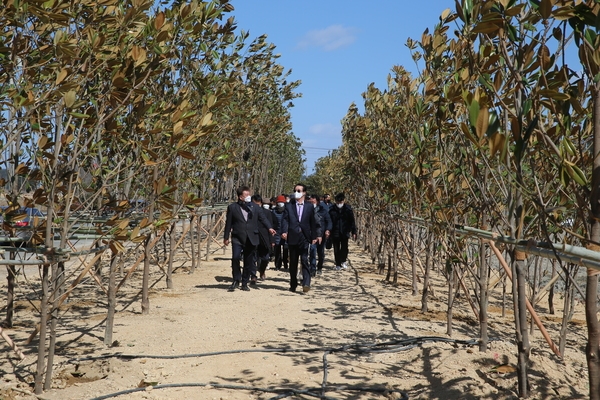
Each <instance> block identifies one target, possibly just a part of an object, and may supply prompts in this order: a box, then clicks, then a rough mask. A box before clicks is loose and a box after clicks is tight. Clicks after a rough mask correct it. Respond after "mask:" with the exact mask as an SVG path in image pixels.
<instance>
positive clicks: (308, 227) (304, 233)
mask: <svg viewBox="0 0 600 400" xmlns="http://www.w3.org/2000/svg"><path fill="white" fill-rule="evenodd" d="M294 197H295V199H294V200H292V201H290V202H289V203H287V204H286V205H285V209H284V211H283V218H282V221H281V224H282V229H281V232H282V233H281V238H282V239H285V240H287V243H288V247H289V255H290V261H289V262H290V292H295V291H296V287H297V286H298V277H297V274H298V257H300V260H301V262H302V291H303V292H304V293H306V292H308V291H309V290H310V266H309V264H308V249H309V246H310V245H311V244H314V243H317V241H318V240H320V239H321V238H320V237H318V234H319V229H320V224H319V221H318V219H317V216H316V215H315V208H314V206H313V205H312V204H310V203H309V202H308V201H304V200H305V198H306V186H304V185H303V184H301V183H299V184H297V185H296V187H295V188H294Z"/></svg>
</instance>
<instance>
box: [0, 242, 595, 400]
mask: <svg viewBox="0 0 600 400" xmlns="http://www.w3.org/2000/svg"><path fill="white" fill-rule="evenodd" d="M229 250H230V249H228V251H229ZM217 254H218V255H217V256H216V257H215V256H213V257H211V260H210V261H208V262H204V261H203V262H202V264H201V266H200V267H199V269H198V270H197V271H196V273H194V274H192V275H190V274H188V273H187V271H186V269H185V268H180V269H178V270H177V273H176V274H175V275H174V284H175V289H173V290H167V289H164V287H165V285H164V278H161V277H160V276H159V275H158V274H156V275H155V276H154V279H155V285H154V288H153V292H152V296H151V299H150V304H151V313H150V315H147V316H143V315H141V314H140V311H141V307H140V299H139V298H137V297H135V295H136V291H135V290H134V289H133V288H131V287H130V288H128V289H126V291H125V292H123V293H121V297H120V302H119V306H118V313H117V316H116V320H115V330H114V334H113V338H114V340H115V343H114V344H115V346H114V347H111V348H106V347H104V346H103V344H102V338H103V335H104V322H103V321H104V318H105V312H104V311H103V310H104V309H105V298H104V297H103V296H104V295H103V294H102V292H99V291H96V290H95V289H94V288H95V287H94V286H93V285H92V284H89V287H88V289H89V290H88V292H87V294H86V295H85V297H80V298H78V299H73V301H72V302H71V303H70V310H69V311H68V312H65V313H64V316H63V318H62V320H61V321H62V324H61V327H60V329H61V336H60V342H59V343H58V354H59V357H58V361H59V362H58V364H57V366H56V371H57V372H56V374H55V379H54V384H55V386H56V388H54V389H52V390H51V391H48V392H45V393H44V394H43V395H42V396H40V398H42V399H53V400H59V399H60V400H66V399H91V398H98V397H101V396H105V395H109V394H112V393H117V392H121V391H124V390H129V389H135V388H137V387H138V386H140V384H141V385H142V386H143V385H144V384H152V385H156V384H158V385H173V387H168V388H160V386H159V388H154V389H151V387H150V388H148V389H147V390H144V391H141V392H135V393H129V394H126V395H125V394H124V395H122V396H118V397H116V398H122V399H124V398H127V399H275V398H284V397H283V396H284V395H282V396H281V397H276V396H278V395H280V394H282V393H288V394H291V393H293V392H294V391H296V393H299V392H301V391H309V392H310V393H307V394H298V395H297V397H295V398H305V399H309V398H318V397H319V395H322V394H324V397H321V398H330V399H384V398H398V399H399V398H402V396H403V394H402V393H404V396H405V397H404V398H406V396H408V398H410V399H510V398H514V397H513V396H514V389H515V382H516V378H515V376H514V373H511V372H510V369H509V370H508V372H507V373H501V371H499V370H496V369H495V367H497V366H499V365H501V364H508V365H509V367H508V368H510V367H511V366H514V361H515V357H514V353H515V352H516V346H515V345H514V344H512V343H513V341H514V340H513V338H514V334H513V333H512V332H513V331H512V318H511V317H510V316H508V317H506V318H502V317H500V316H499V315H493V316H491V317H490V326H491V332H490V336H491V337H494V338H497V339H499V340H498V341H494V342H492V343H491V344H490V346H489V351H488V352H487V353H480V352H478V350H477V346H473V345H468V344H456V343H452V342H443V341H432V342H425V343H423V344H420V345H415V346H404V345H405V344H409V345H410V344H412V343H415V344H417V342H416V341H414V340H413V339H414V338H420V337H428V336H436V337H442V338H444V337H446V336H445V331H446V324H445V308H446V307H445V305H444V303H443V301H444V299H443V298H442V297H441V296H442V293H436V294H437V295H438V296H440V298H434V299H432V300H431V302H430V310H432V311H430V312H429V313H427V314H425V315H423V314H421V313H420V312H419V310H420V297H416V298H413V297H412V296H411V295H410V288H409V286H408V282H406V281H401V284H400V285H399V286H397V287H395V286H393V285H390V284H387V283H384V282H383V276H382V275H378V274H377V273H376V271H375V267H374V266H373V265H371V264H370V260H368V259H367V258H366V257H365V255H364V254H362V253H360V250H359V249H358V248H356V247H352V248H351V264H352V267H351V268H350V269H348V270H345V271H339V272H338V271H334V270H333V269H332V268H331V266H332V262H331V260H328V261H326V264H325V265H326V269H325V270H324V274H323V275H322V276H320V277H317V278H315V279H314V280H313V289H312V290H311V291H310V292H309V293H308V294H301V293H290V292H288V290H287V289H288V287H289V284H288V274H287V273H286V272H278V271H273V270H269V271H267V280H266V281H265V282H262V283H259V284H258V285H257V286H256V287H255V288H252V290H251V291H250V292H243V291H241V290H237V291H235V292H233V293H229V292H227V290H226V288H227V287H228V285H229V284H230V281H231V278H230V276H231V273H230V267H229V265H230V262H229V260H228V259H227V257H229V253H227V254H226V255H222V254H221V252H220V251H218V252H217ZM327 256H328V258H330V257H332V254H327ZM438 284H439V285H438ZM436 285H438V286H437V287H438V288H439V289H438V292H442V290H443V289H441V288H442V287H444V286H443V282H442V281H438V282H436ZM138 287H139V286H138ZM82 289H83V288H82ZM3 291H4V289H3ZM83 293H86V292H83ZM90 293H95V294H94V295H93V296H96V299H97V300H95V299H94V298H91V297H92V296H90ZM463 303H464V304H463ZM509 307H510V304H509ZM35 318H36V317H35V314H32V313H31V310H30V309H28V308H18V309H17V314H16V315H15V321H16V322H17V326H16V327H15V329H13V330H10V331H8V332H9V334H10V335H11V336H12V337H13V338H14V339H15V340H16V342H17V344H22V343H23V342H24V340H25V339H26V338H27V336H28V334H29V333H30V332H31V326H33V324H34V323H35ZM575 318H576V319H577V318H579V319H580V318H582V317H581V315H577V316H576V317H575ZM545 322H546V323H547V324H548V325H547V327H548V328H549V329H550V330H551V334H552V336H553V337H555V338H556V340H558V339H557V338H558V335H557V333H556V332H557V329H558V323H559V321H558V320H556V321H553V320H551V319H550V318H546V321H545ZM454 332H455V334H454V337H453V338H452V339H463V340H470V339H475V338H477V335H478V326H477V323H476V321H475V319H474V317H473V315H472V312H471V311H470V309H469V308H468V305H467V304H466V302H464V301H462V302H461V304H459V307H458V310H457V311H456V312H455V325H454ZM584 334H585V329H584V326H581V325H577V324H575V325H573V333H571V334H570V341H569V348H568V351H567V354H566V356H565V361H564V362H561V361H560V360H558V359H557V358H556V357H555V356H553V355H552V354H551V352H550V351H549V350H548V349H547V346H546V345H545V342H543V340H542V339H541V335H540V334H539V332H536V333H535V335H534V337H533V350H532V356H531V360H532V366H531V374H530V375H531V381H532V388H533V391H534V397H532V398H539V399H542V398H543V399H559V398H570V399H574V398H582V399H583V398H586V395H587V367H586V364H585V356H584V353H583V348H584V345H585V337H584V336H583V335H584ZM401 340H405V341H406V342H404V343H398V341H401ZM358 345H360V346H361V347H357V346H358ZM375 345H378V346H379V349H380V350H387V351H383V352H373V350H375V349H374V348H373V346H375ZM36 346H37V343H32V344H31V345H30V346H22V347H24V349H25V351H26V353H27V355H28V358H27V360H26V361H25V362H24V363H22V364H19V365H16V361H17V360H16V357H15V356H14V355H13V354H12V353H10V352H9V351H8V348H7V347H6V346H4V348H3V355H2V358H1V359H0V375H3V376H2V378H0V399H15V398H20V399H34V398H35V397H34V396H32V395H27V394H26V393H28V392H29V386H28V384H27V383H28V382H30V381H31V380H32V375H31V373H30V371H33V370H34V368H35V351H36ZM344 346H346V347H344ZM284 350H285V351H284ZM328 350H329V351H328ZM117 353H120V354H125V355H131V357H120V358H119V357H107V358H100V359H98V358H96V359H95V360H90V361H79V362H74V360H76V359H80V358H87V357H92V358H94V357H99V356H103V355H106V356H108V355H114V354H117ZM207 353H215V354H212V355H211V354H207ZM151 356H161V357H163V358H152V357H151ZM325 363H326V367H325ZM324 380H326V384H327V385H326V388H327V390H326V391H324V392H322V390H321V387H322V384H323V382H324ZM183 384H196V385H199V384H209V385H210V386H196V387H185V386H184V385H183ZM251 389H253V390H251ZM386 389H387V390H388V391H386ZM3 396H4V397H3ZM285 397H287V396H285ZM290 397H293V396H290ZM104 398H109V397H104Z"/></svg>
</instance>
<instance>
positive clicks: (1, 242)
mask: <svg viewBox="0 0 600 400" xmlns="http://www.w3.org/2000/svg"><path fill="white" fill-rule="evenodd" d="M0 210H1V211H2V212H1V213H0V246H21V245H23V243H24V242H28V241H29V239H31V235H32V233H33V228H34V227H36V226H37V225H39V224H40V222H41V220H42V219H43V218H44V213H42V212H41V211H40V210H39V209H37V208H33V207H19V208H13V207H7V206H2V207H0Z"/></svg>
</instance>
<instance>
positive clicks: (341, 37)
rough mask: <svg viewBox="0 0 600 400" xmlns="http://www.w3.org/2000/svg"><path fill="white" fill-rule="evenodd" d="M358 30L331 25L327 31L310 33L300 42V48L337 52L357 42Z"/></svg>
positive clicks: (318, 30) (321, 30)
mask: <svg viewBox="0 0 600 400" xmlns="http://www.w3.org/2000/svg"><path fill="white" fill-rule="evenodd" d="M355 33H356V28H352V27H345V26H342V25H331V26H328V27H327V28H325V29H316V30H313V31H309V32H308V33H307V34H306V35H304V37H303V38H302V39H300V41H299V42H298V47H299V48H301V49H307V48H309V47H318V48H321V49H322V50H325V51H332V50H337V49H339V48H342V47H345V46H349V45H351V44H352V43H354V41H355V40H356V36H355Z"/></svg>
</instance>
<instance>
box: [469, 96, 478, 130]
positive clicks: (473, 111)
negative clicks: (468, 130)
mask: <svg viewBox="0 0 600 400" xmlns="http://www.w3.org/2000/svg"><path fill="white" fill-rule="evenodd" d="M478 116H479V102H478V101H477V100H473V101H472V102H471V105H470V106H469V122H471V126H476V125H477V117H478Z"/></svg>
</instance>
